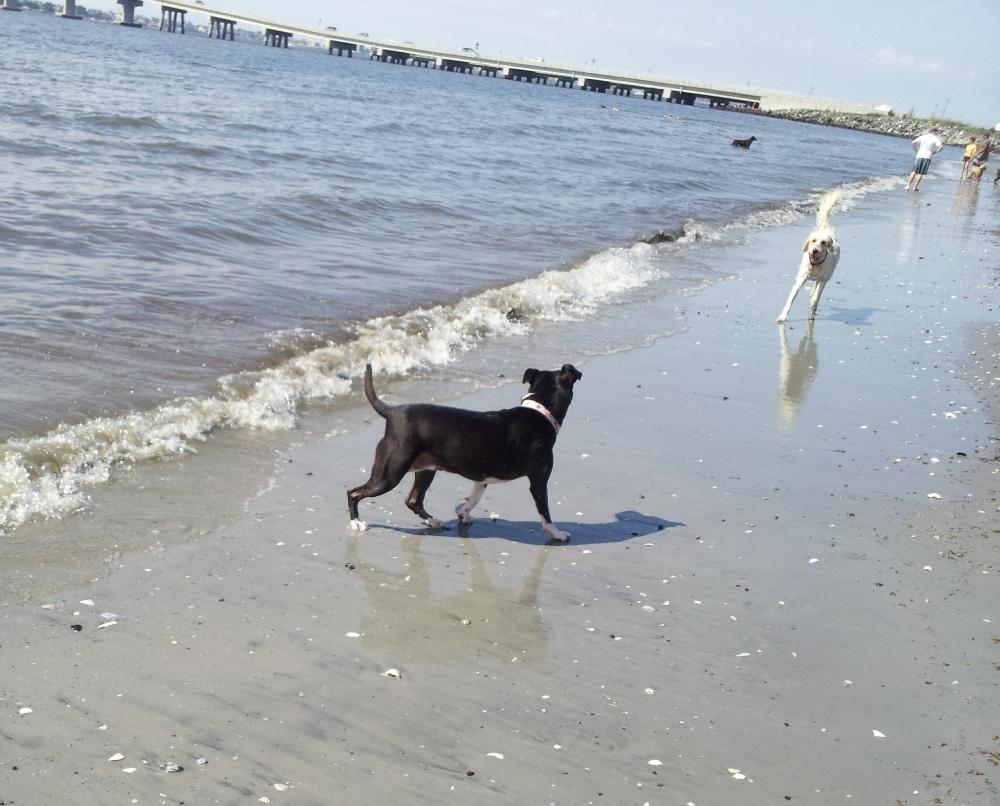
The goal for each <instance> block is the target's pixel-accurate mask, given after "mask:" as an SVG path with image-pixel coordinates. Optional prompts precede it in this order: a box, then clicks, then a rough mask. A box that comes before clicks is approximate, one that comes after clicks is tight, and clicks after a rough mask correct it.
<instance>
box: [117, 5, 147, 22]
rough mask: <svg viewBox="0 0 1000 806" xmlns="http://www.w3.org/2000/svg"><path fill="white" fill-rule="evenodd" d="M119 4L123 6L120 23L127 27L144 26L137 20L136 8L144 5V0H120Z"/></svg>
mask: <svg viewBox="0 0 1000 806" xmlns="http://www.w3.org/2000/svg"><path fill="white" fill-rule="evenodd" d="M118 5H120V6H121V7H122V21H121V22H120V23H118V24H119V25H122V26H124V27H125V28H142V24H141V23H138V22H136V21H135V10H136V9H137V8H139V7H140V6H141V5H142V0H118Z"/></svg>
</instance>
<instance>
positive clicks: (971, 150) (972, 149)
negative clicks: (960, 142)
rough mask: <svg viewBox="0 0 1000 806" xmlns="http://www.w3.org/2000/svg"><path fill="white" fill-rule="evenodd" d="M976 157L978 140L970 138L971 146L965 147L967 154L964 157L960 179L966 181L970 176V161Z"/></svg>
mask: <svg viewBox="0 0 1000 806" xmlns="http://www.w3.org/2000/svg"><path fill="white" fill-rule="evenodd" d="M974 156H976V138H975V137H970V138H969V144H968V145H967V146H966V147H965V153H964V154H963V155H962V173H961V174H960V175H959V177H958V178H959V179H965V178H966V177H967V176H968V175H969V160H971V159H972V158H973V157H974Z"/></svg>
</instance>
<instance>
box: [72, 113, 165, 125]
mask: <svg viewBox="0 0 1000 806" xmlns="http://www.w3.org/2000/svg"><path fill="white" fill-rule="evenodd" d="M80 120H82V121H84V122H85V123H89V124H92V125H94V124H96V125H98V126H104V127H107V128H109V129H137V128H143V127H147V126H149V127H158V126H159V125H160V123H159V121H157V119H156V118H155V117H154V116H153V115H116V114H110V113H107V112H88V113H87V114H86V115H82V116H81V117H80Z"/></svg>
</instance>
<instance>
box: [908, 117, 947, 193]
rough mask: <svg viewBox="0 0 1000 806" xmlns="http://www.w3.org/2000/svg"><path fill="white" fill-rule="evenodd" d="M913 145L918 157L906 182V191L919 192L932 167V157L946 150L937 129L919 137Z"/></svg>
mask: <svg viewBox="0 0 1000 806" xmlns="http://www.w3.org/2000/svg"><path fill="white" fill-rule="evenodd" d="M911 145H912V146H913V150H914V151H916V152H917V157H916V162H915V163H914V164H913V171H912V172H911V173H910V178H909V179H907V180H906V189H907V190H919V189H920V181H921V180H922V179H923V178H924V175H925V174H926V173H927V169H928V168H930V167H931V157H933V156H934V155H935V154H937V153H938V152H939V151H940V150H941V149H942V148H944V143H942V142H941V139H940V138H939V137H938V136H937V129H931V130H930V131H929V132H927V133H926V134H922V135H920V136H919V137H917V138H916V139H915V140H914V141H913V142H912V143H911Z"/></svg>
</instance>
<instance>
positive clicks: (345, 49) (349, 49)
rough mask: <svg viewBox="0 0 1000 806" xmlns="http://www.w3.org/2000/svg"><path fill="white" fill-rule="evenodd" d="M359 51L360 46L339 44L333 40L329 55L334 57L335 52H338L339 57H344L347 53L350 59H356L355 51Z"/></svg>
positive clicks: (347, 43)
mask: <svg viewBox="0 0 1000 806" xmlns="http://www.w3.org/2000/svg"><path fill="white" fill-rule="evenodd" d="M357 49H358V46H357V45H355V44H354V43H353V42H338V41H337V40H336V39H331V40H330V47H329V48H327V53H329V54H330V55H331V56H332V55H333V52H334V51H337V55H338V56H343V55H344V54H345V53H346V54H347V57H348V58H354V51H355V50H357Z"/></svg>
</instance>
